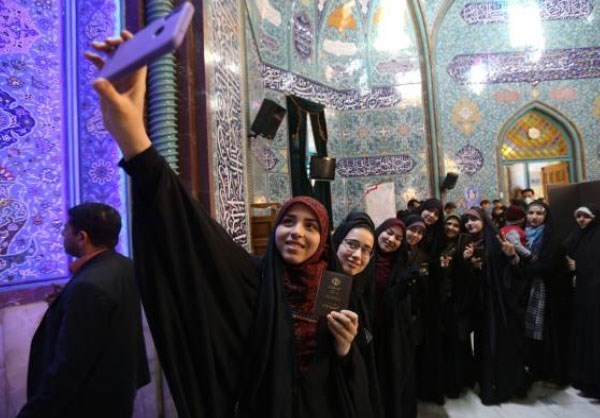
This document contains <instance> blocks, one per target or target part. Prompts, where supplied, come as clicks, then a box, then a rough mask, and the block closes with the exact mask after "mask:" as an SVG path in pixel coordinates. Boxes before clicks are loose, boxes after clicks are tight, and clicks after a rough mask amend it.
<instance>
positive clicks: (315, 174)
mask: <svg viewBox="0 0 600 418" xmlns="http://www.w3.org/2000/svg"><path fill="white" fill-rule="evenodd" d="M308 177H310V178H311V179H312V180H321V181H332V180H333V179H334V178H335V158H331V157H319V156H316V155H313V156H311V157H310V168H309V174H308Z"/></svg>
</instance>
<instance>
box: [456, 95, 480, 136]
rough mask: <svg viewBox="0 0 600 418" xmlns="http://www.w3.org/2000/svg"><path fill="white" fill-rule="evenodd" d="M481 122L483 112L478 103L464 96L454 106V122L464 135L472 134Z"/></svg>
mask: <svg viewBox="0 0 600 418" xmlns="http://www.w3.org/2000/svg"><path fill="white" fill-rule="evenodd" d="M480 122H481V113H480V112H479V107H477V104H476V103H475V102H473V101H472V100H470V99H467V98H466V97H463V98H462V99H460V100H459V101H458V102H456V103H455V104H454V106H453V107H452V123H453V124H454V126H456V127H457V128H458V130H459V131H460V132H462V134H463V135H472V134H473V132H475V128H476V127H477V125H479V123H480Z"/></svg>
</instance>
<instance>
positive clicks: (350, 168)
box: [336, 154, 416, 177]
mask: <svg viewBox="0 0 600 418" xmlns="http://www.w3.org/2000/svg"><path fill="white" fill-rule="evenodd" d="M415 165H416V161H415V160H414V159H413V158H412V157H411V156H410V155H407V154H399V155H382V156H372V157H359V158H340V159H338V160H337V164H336V172H337V173H338V174H339V175H340V176H342V177H370V176H386V175H394V174H404V173H408V172H410V171H411V170H412V169H413V168H414V167H415Z"/></svg>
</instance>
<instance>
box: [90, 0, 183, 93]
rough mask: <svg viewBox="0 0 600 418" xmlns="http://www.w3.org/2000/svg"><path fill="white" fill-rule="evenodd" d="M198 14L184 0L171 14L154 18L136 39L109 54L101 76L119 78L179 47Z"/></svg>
mask: <svg viewBox="0 0 600 418" xmlns="http://www.w3.org/2000/svg"><path fill="white" fill-rule="evenodd" d="M193 15H194V6H193V5H192V3H190V2H184V3H181V4H180V5H179V6H178V7H176V8H175V9H173V11H172V12H171V13H170V14H168V15H167V16H165V17H163V18H160V19H156V20H154V21H152V22H151V23H150V24H148V26H146V27H145V28H144V29H142V30H140V31H139V32H138V33H137V34H136V35H135V36H134V37H133V38H131V39H129V40H127V41H126V42H123V43H122V44H120V45H119V46H118V48H116V49H115V50H114V51H111V50H109V49H105V50H104V52H107V53H108V54H109V55H108V57H107V58H106V60H105V63H104V65H103V66H102V69H101V70H100V74H99V77H100V78H106V79H107V80H110V81H113V82H114V81H116V80H118V79H120V78H121V77H123V76H125V75H127V74H129V73H132V72H134V71H135V70H138V69H139V68H141V67H143V66H144V65H147V64H149V63H150V62H152V61H153V60H155V59H156V58H158V57H160V56H161V55H164V54H166V53H168V52H172V51H174V50H176V49H177V48H179V46H180V45H181V43H182V42H183V39H184V38H185V34H186V32H187V30H188V27H189V25H190V23H191V21H192V17H193Z"/></svg>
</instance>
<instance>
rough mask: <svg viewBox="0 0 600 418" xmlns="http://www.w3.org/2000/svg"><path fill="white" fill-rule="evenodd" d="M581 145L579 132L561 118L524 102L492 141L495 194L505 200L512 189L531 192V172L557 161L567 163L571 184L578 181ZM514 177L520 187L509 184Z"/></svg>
mask: <svg viewBox="0 0 600 418" xmlns="http://www.w3.org/2000/svg"><path fill="white" fill-rule="evenodd" d="M582 143H583V141H582V138H581V135H580V133H579V131H578V130H577V128H576V127H575V125H574V124H573V123H572V122H571V121H570V120H569V119H568V118H567V117H566V116H565V115H563V114H561V113H560V112H558V111H557V110H556V109H553V108H552V107H550V106H548V105H546V104H544V103H541V102H539V101H533V102H531V103H528V104H527V105H526V106H524V107H522V108H521V109H519V110H518V111H517V112H515V113H514V114H513V115H512V116H511V117H509V118H508V119H507V121H506V122H505V123H504V125H503V127H502V129H501V130H500V132H499V134H498V137H497V139H496V156H497V164H498V170H497V173H498V192H499V193H505V196H507V199H506V200H508V199H509V198H510V197H512V192H513V189H514V186H518V187H523V186H525V187H532V188H534V189H535V188H536V187H537V186H536V185H535V184H536V183H535V182H534V183H532V181H533V180H532V176H534V175H535V174H533V173H535V170H537V169H538V168H541V167H542V166H545V165H550V164H554V163H560V162H564V163H567V164H568V172H569V178H570V182H571V183H577V182H581V181H582V180H583V179H584V172H583V147H582ZM515 177H518V178H522V179H523V181H524V184H514V182H511V181H510V179H511V178H515ZM511 183H512V184H511ZM500 195H502V194H500Z"/></svg>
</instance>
